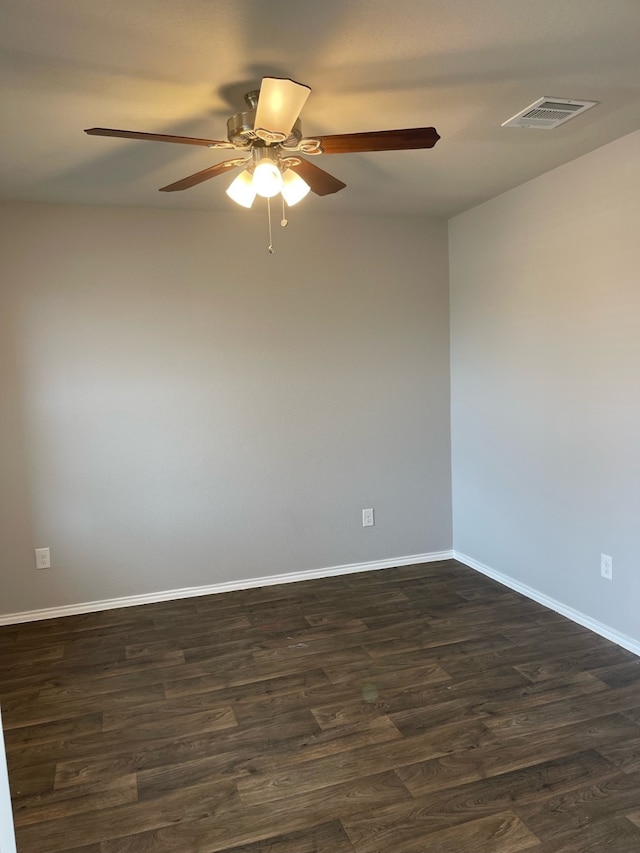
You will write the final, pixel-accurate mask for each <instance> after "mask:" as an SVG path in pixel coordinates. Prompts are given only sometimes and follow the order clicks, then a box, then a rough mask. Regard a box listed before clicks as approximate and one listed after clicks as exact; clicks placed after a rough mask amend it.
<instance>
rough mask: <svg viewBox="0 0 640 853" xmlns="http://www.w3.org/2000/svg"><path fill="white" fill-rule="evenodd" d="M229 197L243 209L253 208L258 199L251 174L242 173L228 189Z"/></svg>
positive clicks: (245, 171)
mask: <svg viewBox="0 0 640 853" xmlns="http://www.w3.org/2000/svg"><path fill="white" fill-rule="evenodd" d="M227 195H228V196H229V198H231V199H233V201H235V202H237V203H238V204H241V205H242V206H243V207H251V205H252V204H253V200H254V199H255V197H256V191H255V189H254V187H253V176H252V175H251V172H247V170H246V169H245V170H244V172H241V173H240V174H239V175H238V177H237V178H236V179H235V181H233V183H232V184H231V185H230V186H229V188H228V189H227Z"/></svg>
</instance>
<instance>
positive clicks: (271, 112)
mask: <svg viewBox="0 0 640 853" xmlns="http://www.w3.org/2000/svg"><path fill="white" fill-rule="evenodd" d="M310 93H311V89H310V88H309V87H308V86H304V85H302V84H301V83H296V82H295V81H293V80H289V79H286V78H280V77H264V78H263V79H262V85H261V87H260V90H259V91H258V90H256V91H252V92H247V94H246V95H245V102H246V105H247V111H246V112H242V113H238V114H237V115H234V116H231V118H230V119H229V121H228V122H227V140H219V139H198V138H196V137H192V136H171V135H167V134H162V133H143V132H141V131H134V130H114V129H112V128H107V127H91V128H88V129H87V130H85V133H88V134H90V135H91V136H115V137H119V138H121V139H141V140H146V141H149V142H173V143H177V144H179V145H200V146H203V147H205V148H212V149H229V148H231V149H236V150H239V151H243V152H246V154H248V156H244V157H240V158H235V159H232V160H223V161H222V162H221V163H217V164H216V165H214V166H209V168H207V169H204V170H203V171H201V172H196V174H195V175H190V176H189V177H188V178H183V179H182V180H180V181H176V182H175V183H173V184H169V185H168V186H166V187H161V190H160V191H161V192H176V191H178V190H186V189H189V187H193V186H196V184H201V183H202V182H203V181H208V180H209V179H210V178H215V177H217V176H218V175H222V174H224V173H225V172H228V171H230V170H231V169H237V168H239V167H243V171H242V172H241V173H240V174H239V175H238V177H237V178H236V179H235V180H234V181H233V182H232V183H231V185H230V186H229V187H228V189H227V195H228V196H229V198H231V199H233V201H235V202H237V203H238V204H240V205H242V207H247V208H249V207H251V206H252V204H253V202H254V200H255V197H256V195H259V196H261V197H263V198H266V199H267V209H268V212H269V252H271V253H273V241H272V234H271V199H272V198H275V197H276V196H277V195H280V196H281V197H282V220H281V224H282V225H283V226H284V225H286V224H287V218H286V214H285V204H286V205H288V206H289V207H291V206H293V205H294V204H297V203H298V202H299V201H301V200H302V199H303V198H304V197H305V196H306V195H307V193H309V191H311V192H314V193H315V194H316V195H320V196H322V195H330V194H331V193H336V192H338V191H339V190H342V189H344V188H345V186H346V184H345V183H344V182H343V181H341V180H339V179H338V178H335V177H334V176H333V175H330V174H329V173H328V172H325V171H324V170H323V169H320V168H319V167H318V166H316V165H315V163H312V162H311V161H310V160H306V159H305V158H304V157H300V156H298V155H299V154H305V155H308V156H317V155H319V154H355V153H364V152H369V151H403V150H409V149H416V148H433V146H434V145H435V144H436V142H437V141H438V139H440V136H439V134H438V132H437V131H436V129H435V128H434V127H414V128H408V129H406V130H377V131H372V132H368V133H343V134H335V135H332V136H318V137H313V138H311V137H303V135H302V126H301V123H300V118H299V116H300V111H301V110H302V107H303V106H304V104H305V103H306V100H307V98H308V97H309V94H310Z"/></svg>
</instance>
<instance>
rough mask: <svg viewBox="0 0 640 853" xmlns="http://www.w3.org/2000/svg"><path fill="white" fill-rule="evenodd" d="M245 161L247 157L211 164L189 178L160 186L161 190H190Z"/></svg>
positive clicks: (167, 191) (169, 191) (168, 191)
mask: <svg viewBox="0 0 640 853" xmlns="http://www.w3.org/2000/svg"><path fill="white" fill-rule="evenodd" d="M243 163H246V158H244V159H242V160H223V161H222V163H216V165H215V166H209V168H208V169H203V170H202V171H201V172H196V173H195V175H189V177H188V178H183V179H182V180H181V181H176V182H175V183H173V184H168V185H167V186H166V187H160V192H161V193H174V192H176V191H177V190H188V189H189V187H195V185H196V184H201V183H203V181H208V180H210V178H216V177H217V176H218V175H223V174H224V173H225V172H228V171H229V170H230V169H236V168H237V167H238V166H241V165H242V164H243Z"/></svg>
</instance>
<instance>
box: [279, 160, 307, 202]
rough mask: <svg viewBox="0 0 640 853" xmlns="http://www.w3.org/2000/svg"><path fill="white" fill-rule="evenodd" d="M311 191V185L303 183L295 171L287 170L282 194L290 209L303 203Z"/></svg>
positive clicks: (283, 179) (283, 177) (283, 178)
mask: <svg viewBox="0 0 640 853" xmlns="http://www.w3.org/2000/svg"><path fill="white" fill-rule="evenodd" d="M310 189H311V187H310V186H309V184H308V183H307V182H306V181H303V180H302V178H301V177H300V175H298V174H296V173H295V172H294V171H293V169H287V171H286V172H285V173H284V175H283V176H282V190H281V192H282V195H283V196H284V200H285V201H286V202H287V204H288V205H289V207H292V206H293V205H294V204H297V203H298V202H299V201H301V200H302V199H303V198H304V197H305V196H306V195H307V193H308V192H309V190H310Z"/></svg>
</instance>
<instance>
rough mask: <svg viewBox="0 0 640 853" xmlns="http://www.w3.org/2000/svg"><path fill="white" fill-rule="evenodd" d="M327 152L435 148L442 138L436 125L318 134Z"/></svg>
mask: <svg viewBox="0 0 640 853" xmlns="http://www.w3.org/2000/svg"><path fill="white" fill-rule="evenodd" d="M314 139H319V140H320V145H321V146H322V150H323V152H324V153H325V154H357V153H360V152H366V151H406V150H409V149H411V148H433V146H434V145H435V144H436V142H437V141H438V140H439V139H440V134H439V133H438V131H437V130H436V129H435V127H410V128H407V129H406V130H374V131H371V132H369V133H338V134H336V135H334V136H317V137H314Z"/></svg>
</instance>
